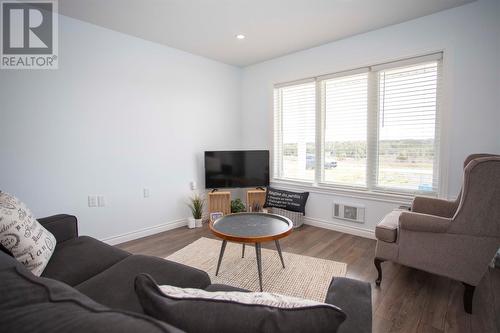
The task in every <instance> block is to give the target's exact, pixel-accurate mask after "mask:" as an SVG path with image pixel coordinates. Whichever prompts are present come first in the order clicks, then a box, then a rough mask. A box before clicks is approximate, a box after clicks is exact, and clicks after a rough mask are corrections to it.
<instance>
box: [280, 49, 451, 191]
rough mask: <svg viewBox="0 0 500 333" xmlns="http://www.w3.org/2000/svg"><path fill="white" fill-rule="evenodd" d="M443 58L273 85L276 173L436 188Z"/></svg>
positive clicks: (378, 186)
mask: <svg viewBox="0 0 500 333" xmlns="http://www.w3.org/2000/svg"><path fill="white" fill-rule="evenodd" d="M441 59H442V54H441V53H437V54H432V55H429V56H424V57H418V58H412V59H407V60H402V61H398V62H393V63H386V64H381V65H375V66H371V67H367V68H361V69H357V70H354V71H348V72H343V73H336V74H330V75H325V76H321V77H316V78H312V79H309V80H306V81H300V82H296V83H289V84H283V85H277V86H275V89H274V110H275V111H274V125H275V128H274V155H273V156H274V174H273V176H274V178H275V179H284V180H292V181H302V182H308V183H318V184H323V185H327V186H328V185H329V186H342V187H352V188H358V189H360V188H361V189H366V190H371V191H388V192H411V193H415V192H425V193H427V194H433V193H437V191H438V184H439V179H438V172H437V170H438V161H439V159H438V156H439V154H438V153H439V149H438V148H439V122H438V119H439V118H438V112H439V107H438V106H439V94H440V84H439V83H440V72H441Z"/></svg>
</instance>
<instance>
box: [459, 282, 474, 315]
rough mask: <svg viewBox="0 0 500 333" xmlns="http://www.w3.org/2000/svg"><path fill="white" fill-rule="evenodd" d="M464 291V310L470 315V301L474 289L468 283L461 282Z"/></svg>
mask: <svg viewBox="0 0 500 333" xmlns="http://www.w3.org/2000/svg"><path fill="white" fill-rule="evenodd" d="M462 283H463V285H464V287H465V289H464V310H465V312H467V313H468V314H472V299H473V298H474V290H475V289H476V287H474V286H471V285H470V284H468V283H465V282H462Z"/></svg>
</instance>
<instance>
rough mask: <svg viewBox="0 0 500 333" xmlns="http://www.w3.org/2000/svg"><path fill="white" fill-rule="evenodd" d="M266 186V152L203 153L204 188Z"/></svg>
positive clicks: (267, 183)
mask: <svg viewBox="0 0 500 333" xmlns="http://www.w3.org/2000/svg"><path fill="white" fill-rule="evenodd" d="M268 185H269V151H268V150H232V151H206V152H205V187H206V188H212V189H216V188H228V187H231V188H238V187H264V186H268Z"/></svg>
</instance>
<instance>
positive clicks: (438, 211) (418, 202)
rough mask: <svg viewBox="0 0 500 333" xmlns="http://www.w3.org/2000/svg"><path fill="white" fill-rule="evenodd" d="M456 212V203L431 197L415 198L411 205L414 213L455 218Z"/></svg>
mask: <svg viewBox="0 0 500 333" xmlns="http://www.w3.org/2000/svg"><path fill="white" fill-rule="evenodd" d="M456 210H457V205H456V202H455V201H447V200H442V199H436V198H429V197H415V199H413V203H412V205H411V211H412V212H415V213H422V214H429V215H435V216H441V217H448V218H451V217H453V215H455V212H456Z"/></svg>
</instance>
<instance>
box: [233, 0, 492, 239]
mask: <svg viewBox="0 0 500 333" xmlns="http://www.w3.org/2000/svg"><path fill="white" fill-rule="evenodd" d="M439 50H444V52H445V55H444V57H445V59H444V66H443V67H444V68H443V71H444V84H445V96H444V101H445V105H444V110H443V111H444V112H445V117H446V119H445V120H446V124H445V128H444V130H445V132H446V133H445V135H444V137H443V139H444V141H445V143H444V144H445V147H446V149H445V151H444V152H443V162H444V163H448V169H449V173H448V177H447V178H448V180H449V184H448V185H446V181H445V187H446V188H445V190H447V192H448V196H449V197H455V196H456V195H457V193H458V191H459V188H460V183H461V172H462V171H461V164H462V161H463V160H464V158H465V157H466V156H467V155H468V154H470V153H473V152H493V153H500V134H499V133H500V130H499V126H500V88H499V87H500V66H499V65H500V1H498V0H484V1H478V2H474V3H472V4H469V5H465V6H461V7H457V8H455V9H451V10H447V11H443V12H439V13H436V14H434V15H430V16H426V17H423V18H419V19H416V20H413V21H409V22H406V23H402V24H398V25H394V26H390V27H387V28H383V29H380V30H376V31H372V32H369V33H365V34H362V35H357V36H354V37H351V38H347V39H344V40H340V41H337V42H333V43H329V44H325V45H322V46H319V47H316V48H312V49H309V50H305V51H301V52H297V53H293V54H290V55H287V56H284V57H280V58H276V59H273V60H270V61H267V62H263V63H260V64H256V65H253V66H250V67H247V68H245V69H244V70H243V82H242V132H243V143H244V144H245V145H246V147H247V148H261V149H262V148H271V146H272V91H273V84H274V83H279V82H286V81H292V80H297V79H301V78H306V77H311V76H316V75H321V74H327V73H332V72H337V71H342V70H348V69H353V68H358V67H362V66H366V65H371V64H377V63H382V62H386V61H390V60H396V59H399V58H405V57H410V56H415V55H421V54H426V53H429V52H433V51H439ZM333 200H342V201H347V202H355V203H361V204H364V205H366V207H367V223H366V224H365V225H364V226H363V225H362V226H359V225H357V224H351V223H349V222H344V221H341V220H333V219H332V217H331V216H332V213H331V209H332V201H333ZM396 206H398V203H387V202H377V201H372V200H361V199H356V198H347V197H343V196H339V195H337V196H334V195H331V194H328V193H326V194H325V193H322V194H321V193H312V194H311V196H310V199H309V202H308V207H307V208H308V209H307V215H309V216H310V217H311V218H312V220H311V223H317V224H321V225H324V226H328V225H333V224H337V226H336V227H341V226H342V225H353V226H355V227H360V228H362V229H364V230H368V231H373V229H374V226H375V224H376V223H377V222H378V221H379V220H380V218H381V217H382V216H383V215H384V214H385V213H387V212H388V211H389V210H390V209H392V208H393V207H396Z"/></svg>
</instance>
